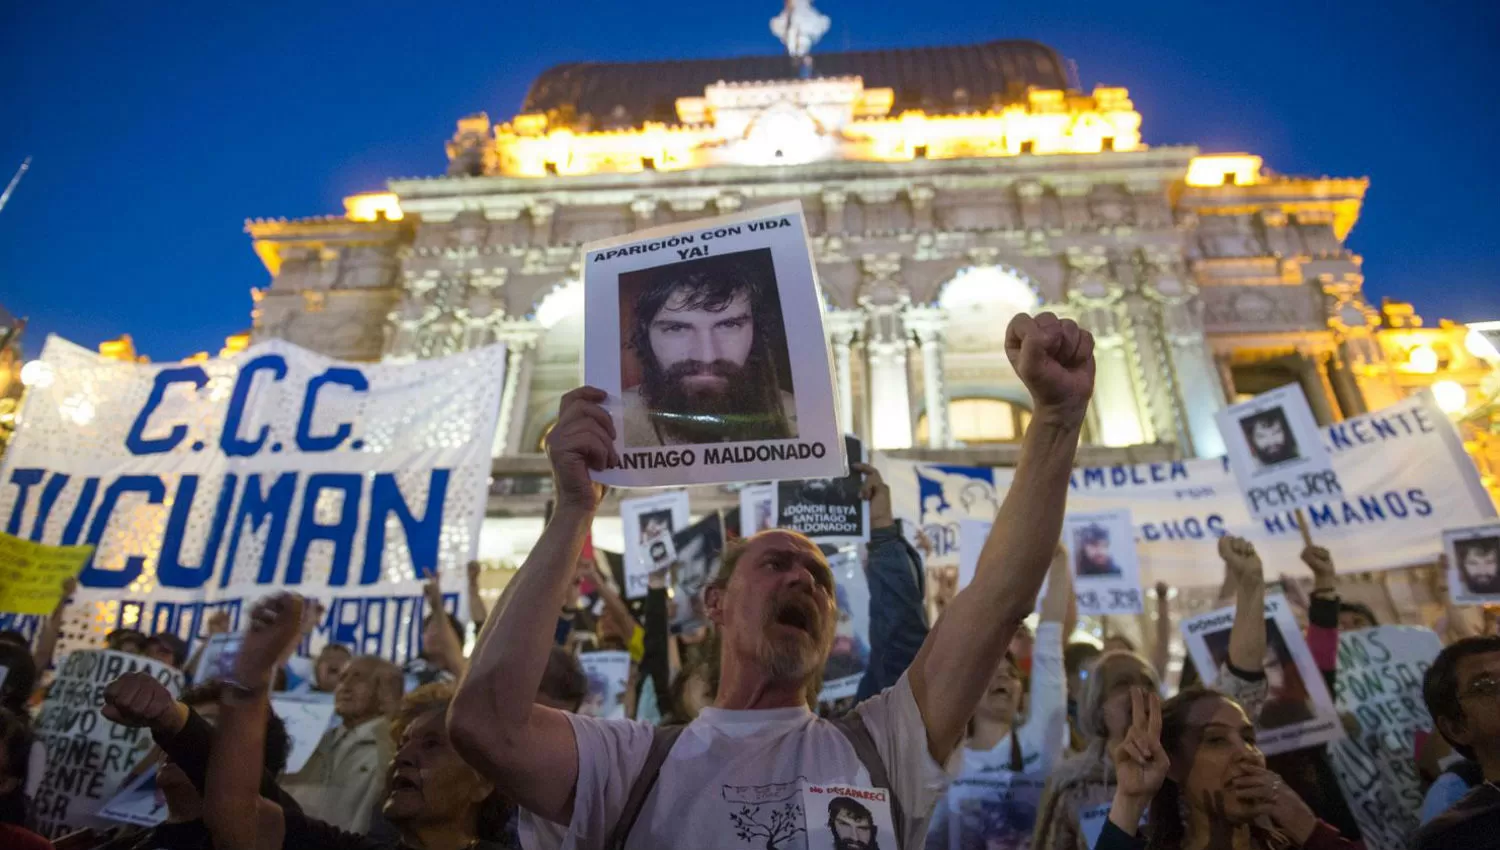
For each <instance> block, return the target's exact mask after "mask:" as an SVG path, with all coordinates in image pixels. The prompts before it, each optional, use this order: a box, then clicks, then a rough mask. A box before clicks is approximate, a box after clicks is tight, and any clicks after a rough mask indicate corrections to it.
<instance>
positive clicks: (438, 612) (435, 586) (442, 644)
mask: <svg viewBox="0 0 1500 850" xmlns="http://www.w3.org/2000/svg"><path fill="white" fill-rule="evenodd" d="M422 595H423V596H425V597H427V620H426V622H424V623H423V624H422V643H423V644H424V648H425V649H427V650H428V652H430V653H431V655H432V658H433V659H434V660H435V661H436V662H437V665H438V666H439V667H441V668H442V669H444V670H446V671H448V672H449V673H452V674H453V675H455V676H461V675H463V672H464V645H463V638H462V637H460V636H459V635H458V634H456V633H455V632H454V631H453V624H452V623H450V622H449V621H448V612H447V610H446V609H444V608H443V587H442V584H441V583H440V579H439V577H438V574H437V573H436V572H434V573H433V574H432V576H431V577H429V578H428V579H427V582H426V583H425V584H423V585H422Z"/></svg>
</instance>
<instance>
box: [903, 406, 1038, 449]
mask: <svg viewBox="0 0 1500 850" xmlns="http://www.w3.org/2000/svg"><path fill="white" fill-rule="evenodd" d="M1030 424H1031V411H1029V410H1027V409H1026V408H1024V407H1022V406H1020V405H1019V404H1013V403H1011V402H1008V401H1004V400H1002V399H998V398H956V399H954V400H952V401H950V402H949V403H948V431H949V433H951V434H952V436H953V444H954V445H956V446H983V445H991V444H994V443H1014V442H1016V441H1017V440H1019V439H1021V435H1022V434H1024V433H1026V426H1027V425H1030ZM927 427H928V426H927V414H925V413H924V414H922V418H921V419H919V420H918V421H917V433H916V442H917V444H918V445H925V444H926V443H927Z"/></svg>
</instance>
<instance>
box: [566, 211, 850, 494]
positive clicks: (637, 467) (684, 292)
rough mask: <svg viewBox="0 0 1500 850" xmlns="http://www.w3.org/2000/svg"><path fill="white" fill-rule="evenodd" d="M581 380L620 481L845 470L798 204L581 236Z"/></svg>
mask: <svg viewBox="0 0 1500 850" xmlns="http://www.w3.org/2000/svg"><path fill="white" fill-rule="evenodd" d="M583 253H584V262H583V268H584V271H583V282H584V326H585V327H586V328H587V330H588V333H587V334H585V336H584V341H583V361H584V380H585V382H586V383H588V384H589V385H590V386H595V387H599V388H600V389H603V390H604V391H605V393H606V394H607V395H608V401H607V402H606V404H605V407H606V409H608V410H609V412H610V415H611V416H613V417H614V420H615V433H616V438H615V450H616V451H617V452H618V453H619V456H620V462H619V465H618V466H616V467H614V468H611V469H607V470H603V471H601V472H596V473H595V474H594V477H595V479H597V480H598V481H601V482H603V483H605V484H609V485H612V486H622V487H664V486H673V485H684V484H719V483H728V482H733V481H778V480H782V479H788V478H824V477H831V476H839V475H844V474H845V473H846V472H847V468H846V466H845V459H844V444H843V441H842V440H841V439H840V436H841V432H840V431H839V427H838V419H837V416H836V414H835V412H834V394H833V373H832V370H831V369H830V367H829V359H830V358H829V353H828V340H827V337H826V336H824V333H823V309H822V303H821V301H820V300H819V295H818V285H817V279H816V273H815V271H814V268H813V264H812V256H811V251H810V248H809V245H808V240H807V227H806V224H805V222H804V220H803V214H802V205H801V204H800V203H797V202H795V201H793V202H789V203H782V204H777V205H774V206H770V207H765V208H762V209H758V210H752V211H749V212H744V213H740V214H736V215H731V216H723V217H720V218H712V219H702V220H698V221H688V222H680V223H677V224H673V225H669V226H666V227H659V228H655V229H651V230H645V231H640V232H638V233H632V234H629V235H627V236H622V237H618V238H613V239H608V240H604V241H601V242H592V243H589V244H587V245H585V246H584V249H583Z"/></svg>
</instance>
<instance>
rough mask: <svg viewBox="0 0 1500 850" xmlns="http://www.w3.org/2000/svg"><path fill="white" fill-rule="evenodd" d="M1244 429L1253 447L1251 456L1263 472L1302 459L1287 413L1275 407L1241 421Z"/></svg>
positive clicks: (1246, 437)
mask: <svg viewBox="0 0 1500 850" xmlns="http://www.w3.org/2000/svg"><path fill="white" fill-rule="evenodd" d="M1240 428H1241V429H1243V430H1244V432H1245V440H1246V441H1247V442H1248V443H1249V445H1250V455H1251V457H1253V458H1255V462H1256V463H1257V464H1258V465H1259V466H1260V468H1262V469H1269V468H1271V467H1275V466H1280V465H1281V464H1283V463H1287V462H1289V461H1294V460H1298V459H1300V458H1301V457H1302V454H1301V452H1299V451H1298V449H1297V437H1296V435H1295V434H1293V433H1292V426H1291V423H1290V422H1288V421H1287V417H1286V412H1285V411H1284V410H1282V409H1281V408H1280V407H1272V408H1269V409H1266V410H1262V411H1260V412H1258V413H1252V414H1251V415H1249V416H1246V417H1244V418H1242V419H1240Z"/></svg>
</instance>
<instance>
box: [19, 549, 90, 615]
mask: <svg viewBox="0 0 1500 850" xmlns="http://www.w3.org/2000/svg"><path fill="white" fill-rule="evenodd" d="M93 553H94V547H93V546H48V545H46V544H43V543H32V542H31V541H30V540H24V539H22V538H20V537H12V536H11V535H9V534H5V533H3V532H0V612H3V613H6V614H51V613H52V609H54V608H56V607H57V603H58V602H60V601H62V592H63V588H62V585H63V581H64V580H65V579H68V578H72V577H74V576H76V575H78V573H79V572H81V571H82V570H83V565H84V563H85V562H86V561H88V559H89V556H90V555H92V554H93Z"/></svg>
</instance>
